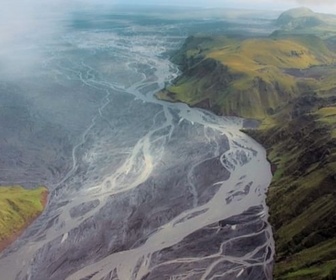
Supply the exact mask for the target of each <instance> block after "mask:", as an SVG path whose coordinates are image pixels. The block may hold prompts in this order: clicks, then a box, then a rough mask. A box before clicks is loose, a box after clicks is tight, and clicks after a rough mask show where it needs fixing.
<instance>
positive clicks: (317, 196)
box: [249, 95, 336, 280]
mask: <svg viewBox="0 0 336 280" xmlns="http://www.w3.org/2000/svg"><path fill="white" fill-rule="evenodd" d="M288 111H289V112H290V114H287V118H286V117H285V116H284V115H282V116H281V117H282V118H284V122H282V123H281V125H276V126H274V127H272V128H270V129H269V128H264V129H262V130H258V131H250V132H249V133H250V134H251V135H252V136H253V137H255V138H256V139H257V140H259V141H260V142H261V143H263V144H264V145H265V146H266V148H268V151H269V159H270V160H271V162H272V163H273V164H274V165H276V166H277V168H276V171H275V174H274V177H273V181H272V184H271V187H270V189H269V193H268V201H267V202H268V205H269V206H270V216H271V218H270V222H271V224H272V226H273V228H274V233H275V240H276V252H277V255H276V257H277V258H276V262H277V263H276V266H275V279H300V280H301V279H302V280H303V279H335V277H336V269H335V268H336V266H335V264H336V211H335V209H336V135H335V131H336V118H335V116H336V97H329V98H321V97H317V96H314V95H311V96H301V97H299V98H297V99H295V100H293V104H292V105H291V106H290V109H287V113H288Z"/></svg>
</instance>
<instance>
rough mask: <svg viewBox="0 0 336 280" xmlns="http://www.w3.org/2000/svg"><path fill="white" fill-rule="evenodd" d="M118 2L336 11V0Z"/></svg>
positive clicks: (140, 0)
mask: <svg viewBox="0 0 336 280" xmlns="http://www.w3.org/2000/svg"><path fill="white" fill-rule="evenodd" d="M103 1H104V0H103ZM105 1H108V0H105ZM118 2H119V3H125V4H126V3H127V4H155V5H158V4H160V5H179V6H202V7H230V8H245V9H272V10H279V9H280V10H284V9H290V8H294V7H299V6H305V7H309V8H311V9H313V10H315V11H325V12H333V13H336V0H122V1H118Z"/></svg>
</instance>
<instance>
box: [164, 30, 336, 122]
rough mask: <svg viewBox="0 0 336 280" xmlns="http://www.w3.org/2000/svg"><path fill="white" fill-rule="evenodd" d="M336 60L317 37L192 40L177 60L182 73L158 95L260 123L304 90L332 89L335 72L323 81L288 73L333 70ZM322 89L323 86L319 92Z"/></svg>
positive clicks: (208, 38)
mask: <svg viewBox="0 0 336 280" xmlns="http://www.w3.org/2000/svg"><path fill="white" fill-rule="evenodd" d="M335 61H336V56H335V54H334V53H333V52H332V51H330V50H329V49H328V48H327V47H326V45H325V43H324V42H323V41H322V40H321V39H319V38H318V37H316V36H313V35H303V36H292V35H291V36H289V35H288V36H283V35H281V36H278V37H276V36H275V35H274V34H273V35H272V36H271V37H270V38H264V39H246V40H244V39H241V38H228V37H216V38H214V37H192V38H190V39H188V40H187V41H186V44H185V45H184V47H183V48H182V50H181V51H180V52H179V53H178V54H177V55H176V56H175V62H177V63H179V64H181V65H182V70H183V74H182V76H181V77H179V78H178V79H176V80H175V81H174V83H173V84H172V85H171V86H169V87H168V88H166V89H165V90H164V91H162V92H160V93H159V94H158V97H159V98H161V99H166V100H169V101H182V102H186V103H188V104H190V105H192V106H199V107H203V108H206V109H211V110H213V111H214V112H216V113H217V114H223V115H238V116H243V117H248V118H258V119H264V118H267V117H268V116H269V115H272V114H273V113H274V112H276V111H277V110H279V109H280V108H281V107H282V106H283V105H285V104H286V103H287V102H288V101H289V100H290V99H292V98H293V97H295V96H298V95H299V94H300V93H301V92H302V91H303V90H304V91H316V90H318V89H320V88H321V89H322V88H323V89H324V90H325V91H328V90H330V89H332V88H333V87H334V85H335V84H336V82H335V79H333V77H334V75H333V74H335V70H333V71H330V73H329V72H328V71H323V72H324V76H323V77H319V79H316V77H314V76H311V77H309V76H308V77H301V78H298V77H297V76H295V75H292V74H289V73H288V72H286V70H287V69H297V70H298V71H304V70H307V69H312V68H313V67H319V66H324V67H326V68H332V67H331V66H330V65H331V64H333V63H335ZM322 84H323V87H322Z"/></svg>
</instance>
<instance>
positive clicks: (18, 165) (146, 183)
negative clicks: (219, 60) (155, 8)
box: [0, 17, 274, 280]
mask: <svg viewBox="0 0 336 280" xmlns="http://www.w3.org/2000/svg"><path fill="white" fill-rule="evenodd" d="M75 22H76V24H73V25H72V26H70V27H68V29H67V30H66V32H65V33H63V34H62V36H58V37H57V38H55V41H53V42H49V44H41V45H40V46H39V48H41V52H42V53H43V59H41V60H39V61H38V62H36V64H35V65H34V71H30V72H25V71H23V73H20V75H21V76H20V79H19V82H17V80H16V79H14V78H12V79H9V78H8V79H4V78H3V79H2V80H1V82H0V87H1V92H2V93H3V94H2V96H1V102H2V103H1V104H2V111H1V131H2V132H3V136H2V139H1V145H0V147H1V148H0V149H1V151H0V152H1V160H2V166H3V168H2V172H1V175H0V183H1V184H13V183H20V184H23V185H25V186H26V187H32V186H35V185H36V184H45V185H47V186H48V188H49V189H50V200H49V204H48V206H47V209H46V211H45V212H44V213H43V214H42V215H41V216H40V217H39V218H38V219H37V220H36V221H35V222H34V224H33V225H31V226H30V227H29V228H28V229H27V231H26V232H25V233H24V234H23V236H21V238H19V240H17V241H16V242H15V243H14V244H12V246H11V247H10V248H8V249H7V250H6V251H5V252H3V253H2V255H0V271H1V277H2V278H3V279H32V280H39V279H41V280H45V279H50V280H51V279H99V280H101V279H120V280H129V279H202V280H203V279H234V278H237V279H271V269H272V261H273V254H274V248H273V238H272V232H271V228H270V226H269V224H268V223H267V217H268V213H267V207H266V206H265V192H266V190H267V187H268V185H269V183H270V180H271V172H270V166H269V163H268V162H267V160H266V154H265V150H264V149H263V148H262V147H261V146H260V145H259V144H258V143H256V142H255V141H254V140H252V139H251V138H249V137H248V136H246V135H245V134H243V133H241V132H240V131H239V129H240V128H242V125H243V120H241V119H238V118H229V117H228V118H223V117H218V116H215V115H213V114H211V113H210V112H206V111H204V110H200V109H196V108H189V107H188V106H187V105H185V104H179V103H176V104H172V103H166V102H163V101H159V100H156V99H155V98H154V97H153V94H154V93H155V92H156V91H158V90H159V89H161V88H162V87H163V86H164V84H165V83H167V82H169V81H171V80H172V79H174V78H175V77H176V76H177V75H178V73H179V71H178V69H177V67H176V66H175V65H173V64H172V63H171V62H170V61H169V60H168V55H167V52H169V51H171V50H175V49H177V48H178V47H180V46H181V44H182V42H183V40H184V38H185V36H186V34H187V32H186V31H185V30H188V28H190V26H192V24H190V23H188V24H187V23H184V22H178V21H176V22H174V21H169V22H163V23H160V26H158V22H159V21H148V20H140V19H138V20H137V21H136V23H135V22H132V21H129V17H125V18H122V17H121V18H120V17H116V18H113V17H111V18H108V19H106V17H104V20H102V19H97V18H95V19H94V20H92V21H90V24H86V25H85V24H83V23H82V22H81V21H78V22H80V23H81V24H79V23H78V22H77V21H75ZM198 24H200V23H198ZM207 24H208V23H207ZM188 26H189V27H188ZM2 278H1V279H2Z"/></svg>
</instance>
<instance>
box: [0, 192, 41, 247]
mask: <svg viewBox="0 0 336 280" xmlns="http://www.w3.org/2000/svg"><path fill="white" fill-rule="evenodd" d="M46 196H47V189H46V188H45V187H38V188H36V189H33V190H28V189H24V188H22V187H21V186H10V187H4V186H1V187H0V251H1V250H2V249H4V248H5V247H6V246H7V245H8V244H9V243H11V242H12V241H13V239H15V237H16V236H17V235H18V234H19V233H20V232H21V231H22V230H23V229H24V228H25V227H26V226H27V225H29V224H30V223H31V222H32V221H33V220H34V219H35V218H36V217H37V216H38V215H40V214H41V212H42V211H43V209H44V207H45V202H46Z"/></svg>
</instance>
